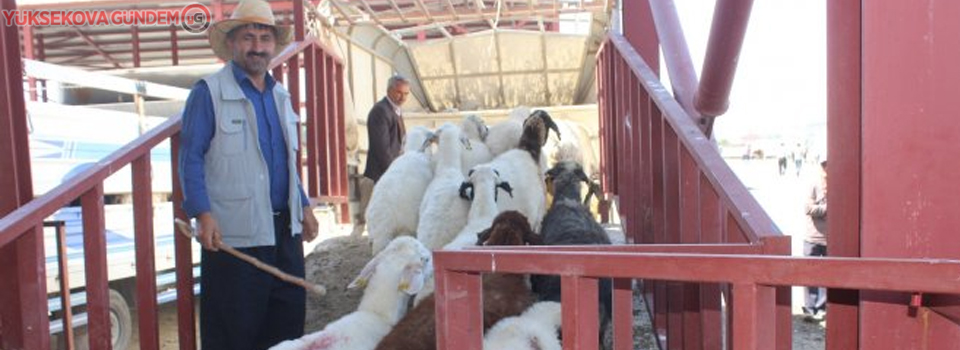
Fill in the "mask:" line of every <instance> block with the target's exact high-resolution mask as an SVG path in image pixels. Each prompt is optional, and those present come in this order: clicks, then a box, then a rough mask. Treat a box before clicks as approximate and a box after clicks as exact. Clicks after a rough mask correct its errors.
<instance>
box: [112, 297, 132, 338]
mask: <svg viewBox="0 0 960 350" xmlns="http://www.w3.org/2000/svg"><path fill="white" fill-rule="evenodd" d="M132 336H133V317H132V316H131V315H130V307H129V306H128V305H127V301H126V300H124V299H123V295H120V293H119V292H117V291H115V290H113V289H111V290H110V342H111V343H112V344H113V349H116V350H124V349H126V348H127V346H129V345H130V338H131V337H132Z"/></svg>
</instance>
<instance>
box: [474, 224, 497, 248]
mask: <svg viewBox="0 0 960 350" xmlns="http://www.w3.org/2000/svg"><path fill="white" fill-rule="evenodd" d="M492 232H493V227H488V228H487V229H486V230H483V231H480V232H479V233H477V245H478V246H482V245H483V244H484V243H486V242H487V240H488V239H490V233H492Z"/></svg>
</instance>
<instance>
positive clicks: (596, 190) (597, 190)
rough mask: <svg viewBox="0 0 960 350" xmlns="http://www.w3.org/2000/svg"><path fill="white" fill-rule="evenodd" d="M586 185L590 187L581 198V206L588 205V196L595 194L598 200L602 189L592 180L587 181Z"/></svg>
mask: <svg viewBox="0 0 960 350" xmlns="http://www.w3.org/2000/svg"><path fill="white" fill-rule="evenodd" d="M587 186H588V187H589V188H590V191H588V192H587V197H586V198H584V199H583V206H585V207H589V206H590V197H592V196H597V199H598V200H599V199H600V193H601V191H602V190H601V189H600V184H598V183H596V182H593V181H590V182H587Z"/></svg>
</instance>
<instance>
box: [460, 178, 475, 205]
mask: <svg viewBox="0 0 960 350" xmlns="http://www.w3.org/2000/svg"><path fill="white" fill-rule="evenodd" d="M460 198H463V199H465V200H468V201H472V200H473V184H472V183H469V182H466V181H464V182H462V183H460Z"/></svg>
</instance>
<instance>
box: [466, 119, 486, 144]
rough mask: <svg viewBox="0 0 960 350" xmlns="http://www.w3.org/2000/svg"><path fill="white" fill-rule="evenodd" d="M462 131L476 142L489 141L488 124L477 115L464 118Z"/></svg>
mask: <svg viewBox="0 0 960 350" xmlns="http://www.w3.org/2000/svg"><path fill="white" fill-rule="evenodd" d="M460 129H462V130H463V133H464V135H467V136H468V137H469V138H471V139H474V140H480V141H484V140H486V139H487V135H488V134H490V128H489V127H487V123H486V122H484V121H483V118H480V116H478V115H476V114H470V115H468V116H466V117H463V121H461V122H460Z"/></svg>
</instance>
